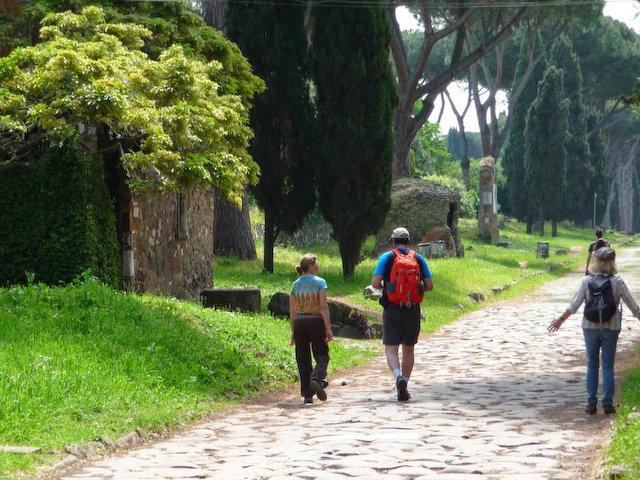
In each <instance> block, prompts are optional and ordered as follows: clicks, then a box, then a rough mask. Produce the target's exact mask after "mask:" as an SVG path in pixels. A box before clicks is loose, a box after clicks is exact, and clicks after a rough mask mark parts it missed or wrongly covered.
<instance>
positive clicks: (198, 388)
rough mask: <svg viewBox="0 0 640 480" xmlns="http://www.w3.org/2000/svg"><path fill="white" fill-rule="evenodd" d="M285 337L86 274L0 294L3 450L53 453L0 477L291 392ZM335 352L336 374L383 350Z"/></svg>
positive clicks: (282, 327) (272, 322)
mask: <svg viewBox="0 0 640 480" xmlns="http://www.w3.org/2000/svg"><path fill="white" fill-rule="evenodd" d="M289 338H290V335H289V323H288V320H281V319H276V318H273V317H271V316H268V315H248V314H240V313H230V312H222V311H216V310H211V309H204V308H201V307H200V306H198V305H194V304H191V303H189V302H179V301H176V300H172V299H167V298H161V297H153V296H135V295H128V294H123V293H119V292H115V291H113V290H111V289H109V288H107V287H105V286H103V285H101V284H99V283H98V282H97V281H95V280H94V279H91V278H88V277H87V278H85V279H84V280H83V281H79V282H76V283H74V284H71V285H69V286H67V287H56V288H51V287H47V286H45V285H29V286H26V287H23V286H15V287H12V288H9V289H0V398H2V399H3V401H2V402H1V403H0V445H24V446H37V447H41V448H42V449H43V450H44V451H52V452H53V453H52V454H39V455H33V456H32V455H26V456H25V455H17V454H6V453H4V454H0V478H18V477H19V476H20V474H22V473H25V474H34V473H35V471H36V470H35V469H36V467H37V466H38V465H40V464H46V463H52V462H55V461H56V460H59V459H60V458H62V457H63V456H64V454H63V449H64V447H65V446H66V445H70V444H72V443H85V442H87V441H90V440H93V439H96V438H99V437H101V436H104V435H107V436H109V437H112V438H114V439H115V438H118V437H119V436H121V435H122V434H124V433H127V432H129V431H132V430H134V429H136V428H137V429H140V430H142V431H143V432H147V433H149V432H153V431H163V430H165V429H171V428H176V427H179V426H181V425H184V424H185V423H186V422H189V421H193V420H195V419H197V418H201V417H202V416H203V415H205V414H206V413H209V412H212V411H215V410H216V409H219V408H221V406H223V405H225V404H229V403H234V402H238V401H241V400H244V399H247V398H248V396H251V395H253V394H255V393H256V392H258V391H259V390H260V391H262V390H272V389H275V388H280V387H283V386H285V385H287V384H292V383H293V382H294V380H295V379H296V377H297V369H296V365H295V359H294V355H293V349H292V347H289V346H288V340H289ZM363 347H364V348H363ZM331 348H332V350H331V354H332V361H331V365H330V366H331V368H332V371H335V370H336V369H344V368H347V367H349V366H354V365H358V364H362V363H364V362H365V361H366V360H367V359H368V358H370V357H371V356H372V355H374V354H376V353H378V352H379V346H378V345H377V344H373V343H372V342H354V341H349V342H347V341H345V340H340V339H338V341H336V342H332V345H331Z"/></svg>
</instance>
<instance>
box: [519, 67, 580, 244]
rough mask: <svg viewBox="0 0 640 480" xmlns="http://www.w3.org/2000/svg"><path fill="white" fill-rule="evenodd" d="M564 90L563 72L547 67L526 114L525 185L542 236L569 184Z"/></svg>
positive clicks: (566, 101)
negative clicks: (547, 219)
mask: <svg viewBox="0 0 640 480" xmlns="http://www.w3.org/2000/svg"><path fill="white" fill-rule="evenodd" d="M563 91H564V88H563V73H562V70H558V69H557V68H556V67H554V66H550V67H548V68H547V70H546V71H545V74H544V77H543V78H542V81H541V82H540V84H539V86H538V95H537V97H536V100H535V101H534V102H533V103H532V104H531V107H530V108H529V111H528V112H527V124H526V127H525V134H524V136H525V156H524V166H525V183H526V187H527V191H528V192H529V199H530V201H531V204H532V205H533V206H534V207H536V208H537V209H538V213H539V219H540V236H544V221H545V219H546V218H547V214H548V212H555V211H557V209H558V208H559V206H560V203H561V201H562V198H563V195H564V189H565V185H566V174H565V159H566V156H567V150H566V147H565V144H566V142H567V139H568V138H567V137H568V128H569V126H568V116H569V99H567V98H564V97H563Z"/></svg>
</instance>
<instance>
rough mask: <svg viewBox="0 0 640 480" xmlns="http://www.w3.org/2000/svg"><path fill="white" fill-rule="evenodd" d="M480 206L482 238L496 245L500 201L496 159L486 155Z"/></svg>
mask: <svg viewBox="0 0 640 480" xmlns="http://www.w3.org/2000/svg"><path fill="white" fill-rule="evenodd" d="M479 177H480V178H479V179H480V186H479V191H478V195H479V196H480V206H479V207H478V228H479V229H480V235H481V236H482V238H483V239H484V240H485V241H487V242H489V243H491V244H492V245H495V244H496V243H497V242H498V235H499V234H498V203H497V191H498V187H497V184H496V161H495V160H494V158H493V157H484V158H483V159H482V160H481V161H480V173H479Z"/></svg>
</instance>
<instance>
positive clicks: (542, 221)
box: [538, 207, 544, 237]
mask: <svg viewBox="0 0 640 480" xmlns="http://www.w3.org/2000/svg"><path fill="white" fill-rule="evenodd" d="M539 211H540V218H539V219H538V220H539V221H540V236H541V237H544V208H542V207H540V208H539Z"/></svg>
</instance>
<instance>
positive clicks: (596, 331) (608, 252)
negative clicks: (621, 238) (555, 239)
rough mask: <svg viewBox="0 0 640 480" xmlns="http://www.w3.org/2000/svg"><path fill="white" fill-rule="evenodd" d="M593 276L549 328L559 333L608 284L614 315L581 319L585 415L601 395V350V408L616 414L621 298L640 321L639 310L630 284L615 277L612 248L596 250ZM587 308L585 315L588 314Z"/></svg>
mask: <svg viewBox="0 0 640 480" xmlns="http://www.w3.org/2000/svg"><path fill="white" fill-rule="evenodd" d="M590 273H592V274H593V275H590V276H586V277H585V278H584V280H583V281H582V285H580V290H578V293H576V294H575V296H574V297H573V300H572V301H571V303H570V304H569V306H568V307H567V309H566V310H565V312H564V313H563V314H562V315H560V317H558V318H556V319H555V320H553V321H552V322H551V324H550V325H549V327H548V328H547V329H548V330H549V331H550V332H555V331H557V330H558V329H559V328H560V326H561V325H562V323H563V322H564V321H565V320H566V319H567V318H568V317H569V316H570V315H571V314H573V313H576V311H577V310H578V308H580V305H582V302H583V301H585V299H586V300H587V304H589V298H590V295H593V294H595V293H592V292H597V291H598V289H599V290H601V291H602V292H603V293H602V295H603V296H604V295H605V294H604V290H605V289H607V288H609V287H608V286H607V285H606V282H607V281H608V282H609V284H610V289H611V293H612V297H613V301H614V304H615V313H614V314H613V316H611V318H608V319H603V321H602V323H600V321H590V320H589V319H588V318H587V317H586V316H585V315H583V317H582V331H583V334H584V343H585V347H586V354H587V407H586V410H585V412H586V413H587V414H589V415H593V414H595V413H596V412H597V406H596V405H597V400H598V397H597V394H598V369H599V364H600V358H599V357H600V352H601V351H602V408H603V410H604V413H605V414H606V415H610V414H612V413H616V409H615V407H614V406H613V393H614V388H615V377H614V371H613V367H614V361H615V357H616V346H617V344H618V335H619V334H620V328H621V323H622V312H621V310H620V309H619V308H618V305H619V303H620V299H622V300H623V301H624V303H625V304H626V305H627V307H629V310H631V314H632V315H633V316H634V317H636V318H640V307H639V306H638V304H637V303H636V301H635V300H634V299H633V297H632V296H631V294H630V293H629V289H628V288H627V285H626V284H625V283H624V280H622V278H620V277H618V276H616V274H617V273H618V269H617V268H616V252H615V251H614V250H613V249H612V248H610V247H602V248H599V249H597V250H595V251H594V253H593V262H592V263H591V269H590ZM590 286H591V287H590ZM586 310H587V309H586V308H585V314H586Z"/></svg>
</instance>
